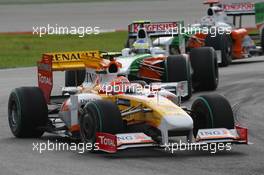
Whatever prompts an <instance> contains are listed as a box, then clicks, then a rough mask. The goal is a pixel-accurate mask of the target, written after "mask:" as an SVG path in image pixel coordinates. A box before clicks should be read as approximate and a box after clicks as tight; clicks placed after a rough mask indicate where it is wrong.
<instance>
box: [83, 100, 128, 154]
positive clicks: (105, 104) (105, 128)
mask: <svg viewBox="0 0 264 175" xmlns="http://www.w3.org/2000/svg"><path fill="white" fill-rule="evenodd" d="M79 124H80V135H81V139H82V141H83V142H84V143H85V144H86V143H89V144H90V145H92V149H91V150H90V151H91V152H93V151H94V149H95V143H96V133H97V132H105V133H109V134H117V133H121V132H122V131H123V120H122V118H121V113H120V110H119V109H118V107H117V105H116V104H115V103H113V102H112V101H108V100H95V101H91V102H88V103H87V104H86V105H85V107H84V108H83V112H82V114H81V115H80V119H79Z"/></svg>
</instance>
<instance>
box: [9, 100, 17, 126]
mask: <svg viewBox="0 0 264 175" xmlns="http://www.w3.org/2000/svg"><path fill="white" fill-rule="evenodd" d="M18 122H19V117H18V113H17V106H16V104H15V103H13V104H12V107H11V110H10V114H9V124H10V127H11V129H12V130H13V131H16V130H17V128H18Z"/></svg>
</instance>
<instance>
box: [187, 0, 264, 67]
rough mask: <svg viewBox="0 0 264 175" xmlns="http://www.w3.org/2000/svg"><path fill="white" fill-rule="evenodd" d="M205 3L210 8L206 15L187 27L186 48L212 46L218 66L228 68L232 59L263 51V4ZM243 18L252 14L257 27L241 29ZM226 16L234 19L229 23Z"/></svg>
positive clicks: (239, 1)
mask: <svg viewBox="0 0 264 175" xmlns="http://www.w3.org/2000/svg"><path fill="white" fill-rule="evenodd" d="M256 1H257V0H256ZM204 4H209V5H210V7H209V9H208V11H207V16H204V17H203V18H202V19H201V20H200V21H199V22H198V23H195V24H192V25H191V26H190V27H191V28H192V30H191V31H192V32H190V33H189V37H188V40H189V41H188V45H187V47H188V48H197V47H203V46H211V47H213V48H214V49H215V50H216V51H217V53H218V55H219V56H218V57H219V58H221V59H220V60H218V62H219V63H220V65H221V66H228V65H229V64H230V63H231V62H232V59H242V58H247V57H250V56H252V55H259V54H261V52H264V50H263V49H264V32H263V23H264V16H263V15H264V10H263V9H264V3H263V2H258V3H254V2H245V1H242V0H233V1H232V3H230V1H227V2H226V1H225V0H222V1H218V0H207V1H205V2H204ZM244 15H255V17H256V23H257V28H244V27H242V16H244ZM228 16H233V22H230V20H229V19H228ZM237 17H239V24H237ZM213 29H214V30H213ZM207 30H210V31H211V33H210V32H208V31H207ZM201 31H203V32H201ZM258 31H259V32H258ZM189 38H190V39H189Z"/></svg>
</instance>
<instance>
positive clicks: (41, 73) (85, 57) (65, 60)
mask: <svg viewBox="0 0 264 175" xmlns="http://www.w3.org/2000/svg"><path fill="white" fill-rule="evenodd" d="M117 54H119V53H117V52H113V53H106V52H100V51H81V52H58V53H45V54H43V56H42V58H41V60H40V61H38V62H37V68H38V86H39V88H40V89H41V90H42V91H43V94H44V96H45V99H46V102H47V103H49V102H50V95H51V91H52V88H53V72H54V71H69V70H81V69H85V68H88V69H90V70H94V71H97V70H104V69H106V68H107V67H108V65H109V63H110V62H111V61H110V60H109V59H105V58H109V57H113V56H115V55H117Z"/></svg>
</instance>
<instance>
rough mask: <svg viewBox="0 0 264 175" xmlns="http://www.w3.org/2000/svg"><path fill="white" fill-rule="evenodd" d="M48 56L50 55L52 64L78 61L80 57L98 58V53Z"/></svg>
mask: <svg viewBox="0 0 264 175" xmlns="http://www.w3.org/2000/svg"><path fill="white" fill-rule="evenodd" d="M50 55H52V62H61V61H79V60H80V59H81V57H89V59H90V58H95V57H96V58H100V54H99V52H98V51H89V52H65V53H51V54H50Z"/></svg>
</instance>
